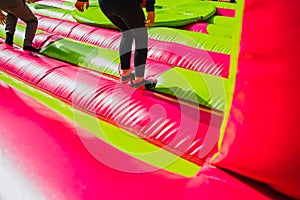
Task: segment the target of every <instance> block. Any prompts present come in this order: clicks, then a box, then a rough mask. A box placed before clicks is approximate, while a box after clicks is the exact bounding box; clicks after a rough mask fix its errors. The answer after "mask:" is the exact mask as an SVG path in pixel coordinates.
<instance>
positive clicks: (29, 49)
mask: <svg viewBox="0 0 300 200" xmlns="http://www.w3.org/2000/svg"><path fill="white" fill-rule="evenodd" d="M23 50H24V51H31V52H37V53H38V52H40V50H41V49H37V48H34V47H32V46H24V47H23Z"/></svg>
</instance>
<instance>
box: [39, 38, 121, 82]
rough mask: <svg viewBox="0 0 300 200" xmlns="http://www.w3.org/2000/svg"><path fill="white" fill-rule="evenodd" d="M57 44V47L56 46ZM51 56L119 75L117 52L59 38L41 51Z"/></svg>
mask: <svg viewBox="0 0 300 200" xmlns="http://www.w3.org/2000/svg"><path fill="white" fill-rule="evenodd" d="M58 46H59V48H57V47H58ZM41 53H42V54H44V55H47V56H49V57H51V58H55V59H58V60H63V61H66V62H69V63H72V64H75V65H79V66H83V67H85V68H88V69H92V70H95V71H98V72H102V73H105V74H110V75H113V76H119V73H118V64H119V53H118V51H115V50H110V49H104V48H100V47H96V46H92V45H89V44H84V43H81V42H76V41H74V40H70V39H60V40H58V41H56V42H54V43H52V44H50V45H48V46H47V47H45V48H44V49H42V51H41Z"/></svg>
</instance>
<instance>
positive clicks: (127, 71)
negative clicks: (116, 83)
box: [120, 69, 131, 76]
mask: <svg viewBox="0 0 300 200" xmlns="http://www.w3.org/2000/svg"><path fill="white" fill-rule="evenodd" d="M130 74H131V71H130V69H125V70H121V71H120V75H121V76H129V75H130Z"/></svg>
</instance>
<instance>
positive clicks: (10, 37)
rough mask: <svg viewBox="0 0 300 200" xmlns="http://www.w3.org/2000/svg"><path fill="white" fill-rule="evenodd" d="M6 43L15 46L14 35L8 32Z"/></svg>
mask: <svg viewBox="0 0 300 200" xmlns="http://www.w3.org/2000/svg"><path fill="white" fill-rule="evenodd" d="M5 43H6V44H7V45H9V46H13V44H14V34H12V33H8V32H6V38H5Z"/></svg>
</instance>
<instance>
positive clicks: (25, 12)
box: [3, 0, 38, 46]
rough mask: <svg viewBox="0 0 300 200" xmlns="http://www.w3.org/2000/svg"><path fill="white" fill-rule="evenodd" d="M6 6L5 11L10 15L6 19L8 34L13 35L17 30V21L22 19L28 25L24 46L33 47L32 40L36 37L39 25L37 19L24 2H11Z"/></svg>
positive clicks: (17, 0) (18, 0)
mask: <svg viewBox="0 0 300 200" xmlns="http://www.w3.org/2000/svg"><path fill="white" fill-rule="evenodd" d="M5 5H6V6H5V7H4V8H3V10H4V11H5V12H7V13H8V14H7V17H6V27H5V30H6V32H9V33H12V34H13V33H14V32H15V29H16V23H17V20H18V18H20V19H21V20H22V21H24V22H25V23H26V25H27V26H26V32H25V39H24V46H32V40H33V38H34V36H35V32H36V29H37V24H38V20H37V18H36V17H35V16H34V14H33V13H32V12H31V10H30V9H29V7H28V6H27V5H26V4H25V3H24V1H23V0H9V3H6V4H5Z"/></svg>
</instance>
